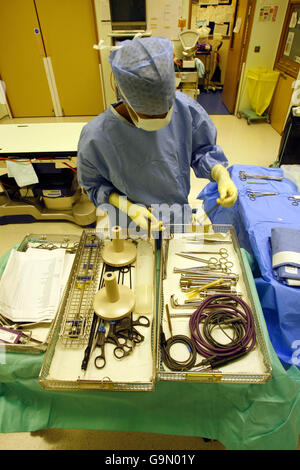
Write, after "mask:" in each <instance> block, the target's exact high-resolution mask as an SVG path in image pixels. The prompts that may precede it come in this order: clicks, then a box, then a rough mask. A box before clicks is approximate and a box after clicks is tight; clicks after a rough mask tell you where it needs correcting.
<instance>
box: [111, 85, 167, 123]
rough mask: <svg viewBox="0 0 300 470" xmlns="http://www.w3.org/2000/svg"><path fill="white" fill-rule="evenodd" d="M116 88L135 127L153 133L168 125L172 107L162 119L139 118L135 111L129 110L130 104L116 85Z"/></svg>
mask: <svg viewBox="0 0 300 470" xmlns="http://www.w3.org/2000/svg"><path fill="white" fill-rule="evenodd" d="M118 87H119V89H120V92H121V95H122V96H123V97H124V100H125V105H126V108H127V110H128V113H129V116H130V117H131V120H132V122H133V124H134V125H135V126H136V127H138V128H139V129H143V130H144V131H148V132H153V131H158V130H159V129H163V128H164V127H166V126H167V125H168V124H169V122H170V121H171V117H172V113H173V106H171V108H170V109H169V111H168V112H167V114H166V116H165V117H164V118H150V119H145V118H141V117H139V116H138V115H137V114H136V112H135V111H133V108H131V105H130V102H129V100H128V98H127V97H126V95H125V93H124V92H123V91H122V89H121V87H120V85H118Z"/></svg>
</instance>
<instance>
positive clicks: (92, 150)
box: [77, 130, 118, 207]
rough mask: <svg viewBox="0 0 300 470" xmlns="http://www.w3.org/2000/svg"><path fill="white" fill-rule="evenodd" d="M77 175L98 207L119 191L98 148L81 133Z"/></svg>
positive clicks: (79, 181)
mask: <svg viewBox="0 0 300 470" xmlns="http://www.w3.org/2000/svg"><path fill="white" fill-rule="evenodd" d="M77 177H78V183H79V184H80V186H82V187H83V188H84V189H85V190H86V192H87V195H88V197H89V199H90V200H91V201H92V202H93V204H94V205H95V206H96V207H99V206H100V205H101V204H104V203H107V202H108V198H109V195H110V194H111V193H113V192H118V191H117V190H116V188H115V187H114V185H113V184H112V183H111V182H110V180H109V172H108V169H107V168H106V165H105V162H104V160H103V159H101V156H100V154H99V150H98V148H96V146H95V145H94V144H93V142H92V140H88V138H87V137H86V135H85V132H84V130H83V131H82V133H81V136H80V139H79V143H78V152H77Z"/></svg>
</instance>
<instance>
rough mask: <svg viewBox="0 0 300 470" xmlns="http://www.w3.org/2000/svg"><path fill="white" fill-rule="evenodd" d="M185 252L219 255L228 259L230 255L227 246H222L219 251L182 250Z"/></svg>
mask: <svg viewBox="0 0 300 470" xmlns="http://www.w3.org/2000/svg"><path fill="white" fill-rule="evenodd" d="M181 253H184V254H188V253H191V254H197V253H201V254H203V255H206V254H207V255H219V256H220V257H221V258H222V259H227V258H228V257H229V253H228V250H226V248H220V249H219V250H218V251H181Z"/></svg>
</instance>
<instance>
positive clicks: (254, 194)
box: [246, 189, 279, 201]
mask: <svg viewBox="0 0 300 470" xmlns="http://www.w3.org/2000/svg"><path fill="white" fill-rule="evenodd" d="M246 193H247V196H248V198H249V199H250V200H251V201H255V199H256V198H257V197H262V196H277V195H278V194H279V193H261V192H258V191H251V189H248V190H247V191H246Z"/></svg>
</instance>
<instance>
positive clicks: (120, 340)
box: [94, 320, 133, 369]
mask: <svg viewBox="0 0 300 470" xmlns="http://www.w3.org/2000/svg"><path fill="white" fill-rule="evenodd" d="M115 328H116V322H114V321H112V322H109V330H108V334H107V336H106V337H105V331H106V329H105V327H104V320H101V321H100V324H99V326H98V328H97V336H96V344H95V348H100V354H98V356H96V357H95V360H94V364H95V367H97V369H103V367H104V366H105V364H106V359H105V349H104V347H105V343H110V344H113V345H115V348H114V356H115V357H116V358H117V359H122V358H123V357H125V356H128V355H129V354H130V353H131V351H132V349H133V348H132V346H130V345H129V344H128V342H127V339H126V338H124V337H118V336H117V335H116V332H115Z"/></svg>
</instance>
